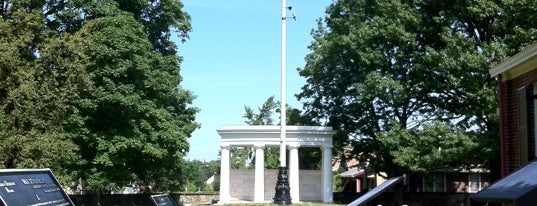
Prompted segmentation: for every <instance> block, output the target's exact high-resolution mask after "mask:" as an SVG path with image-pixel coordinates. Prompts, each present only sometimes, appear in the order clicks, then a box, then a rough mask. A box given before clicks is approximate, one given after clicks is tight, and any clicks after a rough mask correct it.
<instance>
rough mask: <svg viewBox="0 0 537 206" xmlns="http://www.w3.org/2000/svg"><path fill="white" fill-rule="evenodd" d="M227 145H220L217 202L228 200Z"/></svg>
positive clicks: (228, 167)
mask: <svg viewBox="0 0 537 206" xmlns="http://www.w3.org/2000/svg"><path fill="white" fill-rule="evenodd" d="M229 147H230V146H229V145H222V146H221V148H222V151H221V155H222V157H221V159H220V200H219V203H221V204H223V203H227V202H229V199H230V195H229V169H230V164H229Z"/></svg>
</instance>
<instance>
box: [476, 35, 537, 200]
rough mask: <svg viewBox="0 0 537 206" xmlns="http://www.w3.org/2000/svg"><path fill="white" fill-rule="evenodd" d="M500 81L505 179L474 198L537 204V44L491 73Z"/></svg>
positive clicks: (502, 154) (502, 158)
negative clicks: (536, 129)
mask: <svg viewBox="0 0 537 206" xmlns="http://www.w3.org/2000/svg"><path fill="white" fill-rule="evenodd" d="M490 74H491V76H493V77H496V78H497V79H498V94H499V95H498V96H499V108H500V153H501V160H500V161H501V162H500V163H501V174H502V177H503V178H502V179H501V180H499V181H498V182H496V183H494V184H492V185H491V186H490V187H488V188H486V189H484V190H483V191H481V192H479V193H477V194H475V195H474V196H472V197H471V199H473V200H475V201H480V202H497V203H510V204H513V205H517V206H521V205H535V202H537V178H535V177H536V176H537V160H536V157H537V150H536V144H537V132H536V131H535V128H536V124H537V115H536V113H537V101H536V100H537V44H534V45H532V46H529V47H527V48H526V49H525V50H523V51H521V52H519V53H517V54H515V55H514V56H512V57H510V58H508V59H506V60H505V61H503V62H502V63H501V64H499V65H498V66H496V67H494V68H492V69H491V70H490Z"/></svg>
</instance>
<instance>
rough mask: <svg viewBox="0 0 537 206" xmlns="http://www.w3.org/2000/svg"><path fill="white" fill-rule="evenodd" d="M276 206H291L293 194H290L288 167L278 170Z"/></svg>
mask: <svg viewBox="0 0 537 206" xmlns="http://www.w3.org/2000/svg"><path fill="white" fill-rule="evenodd" d="M272 199H273V200H274V204H278V205H290V204H292V203H291V193H290V192H289V176H288V175H287V167H280V169H279V170H278V180H277V181H276V193H275V194H274V198H272Z"/></svg>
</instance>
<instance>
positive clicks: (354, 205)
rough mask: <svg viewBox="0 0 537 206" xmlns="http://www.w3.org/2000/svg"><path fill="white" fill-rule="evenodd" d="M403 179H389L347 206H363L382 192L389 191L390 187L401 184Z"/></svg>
mask: <svg viewBox="0 0 537 206" xmlns="http://www.w3.org/2000/svg"><path fill="white" fill-rule="evenodd" d="M402 181H403V177H402V176H401V177H392V178H390V179H387V180H386V181H384V182H383V183H382V184H380V185H379V186H377V187H375V188H373V189H372V190H370V191H369V192H367V193H365V194H364V195H362V196H360V197H359V198H358V199H356V200H354V201H352V202H351V203H350V204H348V205H347V206H362V205H365V204H366V203H367V202H369V201H371V200H372V199H373V198H375V197H377V196H378V195H380V193H382V192H384V191H385V190H387V189H389V188H390V187H391V186H393V185H395V184H397V183H399V182H402Z"/></svg>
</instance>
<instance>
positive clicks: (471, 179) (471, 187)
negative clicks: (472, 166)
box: [468, 173, 481, 193]
mask: <svg viewBox="0 0 537 206" xmlns="http://www.w3.org/2000/svg"><path fill="white" fill-rule="evenodd" d="M479 190H481V175H480V174H478V173H469V174H468V192H470V193H476V192H479Z"/></svg>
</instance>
